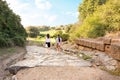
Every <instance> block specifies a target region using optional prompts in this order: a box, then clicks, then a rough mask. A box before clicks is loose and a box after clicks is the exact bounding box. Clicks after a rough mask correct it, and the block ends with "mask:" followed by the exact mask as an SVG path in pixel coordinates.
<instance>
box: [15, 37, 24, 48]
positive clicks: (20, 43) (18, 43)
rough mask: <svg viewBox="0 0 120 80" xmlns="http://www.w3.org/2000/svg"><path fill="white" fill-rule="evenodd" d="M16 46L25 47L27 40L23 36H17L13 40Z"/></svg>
mask: <svg viewBox="0 0 120 80" xmlns="http://www.w3.org/2000/svg"><path fill="white" fill-rule="evenodd" d="M13 42H14V45H16V46H21V47H23V46H25V39H24V38H23V37H21V36H17V37H14V38H13Z"/></svg>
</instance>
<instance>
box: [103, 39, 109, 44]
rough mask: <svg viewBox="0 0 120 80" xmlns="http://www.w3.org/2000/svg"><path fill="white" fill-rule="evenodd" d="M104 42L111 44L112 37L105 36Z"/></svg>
mask: <svg viewBox="0 0 120 80" xmlns="http://www.w3.org/2000/svg"><path fill="white" fill-rule="evenodd" d="M103 42H104V44H109V45H110V44H111V38H104V40H103Z"/></svg>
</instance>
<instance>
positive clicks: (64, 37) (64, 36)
mask: <svg viewBox="0 0 120 80" xmlns="http://www.w3.org/2000/svg"><path fill="white" fill-rule="evenodd" d="M69 37H70V36H69V34H62V35H61V38H62V41H67V40H68V39H69Z"/></svg>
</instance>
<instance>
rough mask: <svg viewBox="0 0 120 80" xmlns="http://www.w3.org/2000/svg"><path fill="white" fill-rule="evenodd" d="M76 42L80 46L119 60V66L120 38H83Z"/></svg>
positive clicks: (119, 62)
mask: <svg viewBox="0 0 120 80" xmlns="http://www.w3.org/2000/svg"><path fill="white" fill-rule="evenodd" d="M75 42H76V44H77V45H78V46H83V47H87V48H90V49H93V50H99V51H102V52H105V53H106V54H107V55H109V56H111V57H113V58H114V59H115V60H117V62H118V64H120V38H107V37H102V38H99V39H83V38H81V39H76V41H75ZM118 64H117V65H118ZM118 66H120V65H118Z"/></svg>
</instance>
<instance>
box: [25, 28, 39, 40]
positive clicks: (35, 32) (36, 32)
mask: <svg viewBox="0 0 120 80" xmlns="http://www.w3.org/2000/svg"><path fill="white" fill-rule="evenodd" d="M26 30H27V33H28V36H29V37H32V38H35V37H37V36H38V35H39V30H38V28H37V27H33V26H29V27H27V28H26Z"/></svg>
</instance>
